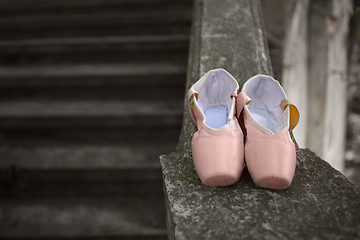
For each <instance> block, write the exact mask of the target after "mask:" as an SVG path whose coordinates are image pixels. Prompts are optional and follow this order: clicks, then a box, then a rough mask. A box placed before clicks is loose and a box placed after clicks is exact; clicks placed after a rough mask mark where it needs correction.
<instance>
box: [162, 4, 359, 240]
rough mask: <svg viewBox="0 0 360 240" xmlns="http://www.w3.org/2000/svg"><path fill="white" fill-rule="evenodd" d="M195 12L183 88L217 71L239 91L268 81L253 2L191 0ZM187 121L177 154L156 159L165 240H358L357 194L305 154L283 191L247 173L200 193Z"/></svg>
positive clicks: (259, 19)
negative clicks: (261, 76) (257, 79)
mask: <svg viewBox="0 0 360 240" xmlns="http://www.w3.org/2000/svg"><path fill="white" fill-rule="evenodd" d="M194 6H195V8H194V15H193V28H192V35H191V45H190V56H189V67H188V79H187V83H186V84H187V85H186V86H187V89H188V88H189V87H190V85H192V84H193V83H194V82H195V81H196V80H197V79H198V78H199V77H200V76H201V75H202V74H204V73H205V72H207V71H208V70H210V69H213V68H218V67H223V68H225V69H226V70H228V71H229V72H230V73H231V74H233V75H234V77H235V78H236V79H237V80H238V81H239V84H240V86H242V84H243V83H244V82H245V81H246V79H248V78H249V77H251V76H252V75H255V74H258V73H265V74H270V75H271V74H272V68H271V63H270V59H269V55H268V49H267V44H266V42H265V38H264V32H263V23H262V14H261V11H260V5H259V1H258V0H196V1H195V5H194ZM185 103H186V98H185ZM186 112H187V109H186V104H185V108H184V113H186ZM184 115H185V116H184V120H183V129H182V133H181V136H180V140H179V144H178V147H177V151H176V152H175V153H172V154H169V155H163V156H161V164H162V169H163V178H164V188H165V200H166V205H167V222H168V238H169V239H177V240H183V239H187V240H189V239H197V240H198V239H221V240H223V239H356V238H359V237H360V215H359V214H358V212H359V211H360V189H359V188H358V187H356V186H355V185H354V184H352V183H351V182H350V181H348V180H347V179H346V178H345V177H344V176H343V175H342V174H341V173H340V172H338V171H336V170H335V169H333V168H332V167H331V166H330V165H329V164H328V163H327V162H325V161H323V160H321V159H320V158H319V157H317V156H316V155H315V154H314V153H312V152H311V151H310V150H307V149H298V154H297V168H296V173H295V178H294V181H293V184H292V185H291V187H290V188H289V189H287V190H283V191H272V190H266V189H261V188H258V187H256V186H255V185H254V184H253V182H252V181H251V178H250V175H249V174H248V173H247V171H245V172H244V173H243V175H242V177H241V179H240V181H239V182H238V183H236V184H234V185H232V186H229V187H207V186H204V185H203V184H202V183H201V182H200V180H199V178H198V176H197V174H196V172H195V170H194V167H193V163H192V156H191V136H192V134H193V133H194V131H195V128H194V126H193V123H192V122H191V119H190V118H189V116H188V114H184Z"/></svg>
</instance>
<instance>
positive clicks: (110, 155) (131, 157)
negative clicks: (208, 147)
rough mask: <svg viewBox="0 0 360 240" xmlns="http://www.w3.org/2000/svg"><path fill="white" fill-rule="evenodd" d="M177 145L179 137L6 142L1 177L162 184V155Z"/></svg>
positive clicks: (0, 148) (0, 152)
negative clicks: (63, 142) (66, 142)
mask: <svg viewBox="0 0 360 240" xmlns="http://www.w3.org/2000/svg"><path fill="white" fill-rule="evenodd" d="M175 145H176V141H173V142H171V141H169V140H168V142H167V143H162V144H156V143H143V142H141V141H139V142H138V143H134V144H129V143H128V144H121V145H119V144H112V145H103V144H102V145H100V144H89V145H85V144H77V145H50V144H37V145H36V144H23V145H9V144H7V145H4V144H3V145H1V146H0V155H1V156H2V157H1V161H0V181H2V182H21V183H27V182H39V181H40V182H47V183H49V182H68V183H86V182H92V183H99V182H100V183H103V182H109V183H127V184H128V185H129V184H131V183H135V185H136V183H139V182H148V181H152V182H156V183H157V184H158V185H159V186H160V188H161V171H160V162H159V155H161V154H164V153H169V152H171V151H173V150H174V149H175ZM41 184H43V183H41ZM20 185H21V184H20ZM132 185H134V184H132ZM0 192H2V191H0ZM25 192H27V191H25ZM0 194H1V193H0Z"/></svg>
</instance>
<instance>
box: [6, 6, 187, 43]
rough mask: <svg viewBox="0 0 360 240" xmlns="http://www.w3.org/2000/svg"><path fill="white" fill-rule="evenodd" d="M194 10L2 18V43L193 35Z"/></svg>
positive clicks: (170, 9) (112, 11)
mask: <svg viewBox="0 0 360 240" xmlns="http://www.w3.org/2000/svg"><path fill="white" fill-rule="evenodd" d="M190 22H191V10H190V8H188V9H184V10H181V9H177V8H174V7H173V6H170V5H169V7H168V8H166V9H159V10H137V9H135V10H133V11H131V10H130V11H129V10H125V11H121V10H119V9H116V8H109V9H106V10H104V11H102V9H94V10H93V11H92V12H81V11H69V12H68V11H59V12H57V11H50V12H44V13H41V14H40V13H37V12H35V13H29V14H19V13H17V14H14V15H10V16H9V15H8V16H7V15H1V17H0V31H1V32H2V33H3V34H2V35H1V37H0V39H1V40H15V39H34V38H69V37H71V38H73V37H91V36H98V37H100V36H101V37H104V36H128V35H147V34H155V35H162V34H176V33H177V34H189V33H190Z"/></svg>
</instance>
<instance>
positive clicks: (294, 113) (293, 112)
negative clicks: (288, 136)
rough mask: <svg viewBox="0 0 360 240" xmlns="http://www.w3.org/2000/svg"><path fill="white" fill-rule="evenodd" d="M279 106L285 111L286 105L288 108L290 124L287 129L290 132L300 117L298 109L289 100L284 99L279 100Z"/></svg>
mask: <svg viewBox="0 0 360 240" xmlns="http://www.w3.org/2000/svg"><path fill="white" fill-rule="evenodd" d="M280 106H281V108H282V110H283V111H285V109H286V108H287V107H288V108H289V110H290V126H289V131H290V132H291V131H292V130H293V129H294V128H295V127H296V125H297V124H298V122H299V119H300V113H299V110H298V109H297V107H296V106H295V105H294V104H292V103H291V102H290V101H289V100H287V99H284V100H282V101H281V103H280Z"/></svg>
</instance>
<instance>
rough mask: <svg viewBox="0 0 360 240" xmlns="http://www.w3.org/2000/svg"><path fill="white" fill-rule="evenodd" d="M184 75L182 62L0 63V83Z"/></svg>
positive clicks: (129, 81)
mask: <svg viewBox="0 0 360 240" xmlns="http://www.w3.org/2000/svg"><path fill="white" fill-rule="evenodd" d="M185 76H186V63H185V62H184V63H182V64H172V63H156V62H153V63H113V64H71V65H70V64H57V65H25V66H1V67H0V79H1V81H0V87H1V88H4V87H9V88H12V87H19V88H20V87H56V88H58V87H95V88H98V87H106V86H111V87H116V86H118V87H125V86H129V85H131V86H139V87H142V86H146V87H147V86H159V87H161V86H167V85H174V84H175V85H176V84H179V82H185Z"/></svg>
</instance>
